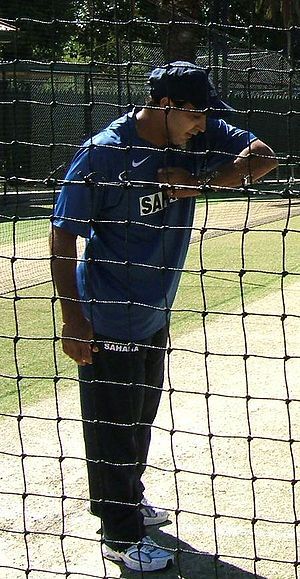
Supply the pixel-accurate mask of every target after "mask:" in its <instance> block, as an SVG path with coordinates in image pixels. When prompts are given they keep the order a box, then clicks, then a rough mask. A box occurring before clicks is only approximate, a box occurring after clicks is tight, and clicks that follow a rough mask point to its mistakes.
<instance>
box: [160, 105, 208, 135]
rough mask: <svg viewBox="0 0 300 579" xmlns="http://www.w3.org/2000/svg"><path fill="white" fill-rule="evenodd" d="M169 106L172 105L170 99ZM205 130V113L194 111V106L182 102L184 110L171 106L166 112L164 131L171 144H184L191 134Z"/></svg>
mask: <svg viewBox="0 0 300 579" xmlns="http://www.w3.org/2000/svg"><path fill="white" fill-rule="evenodd" d="M170 106H171V107H172V106H175V105H173V103H172V101H170ZM205 130H206V113H202V112H196V111H195V106H194V105H192V104H190V103H185V104H184V110H182V109H174V108H171V109H170V110H169V111H168V113H166V131H167V135H168V141H169V142H171V143H173V145H185V143H187V141H189V140H190V139H191V138H192V136H193V135H197V134H198V133H204V132H205Z"/></svg>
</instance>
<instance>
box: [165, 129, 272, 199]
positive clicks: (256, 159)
mask: <svg viewBox="0 0 300 579" xmlns="http://www.w3.org/2000/svg"><path fill="white" fill-rule="evenodd" d="M277 165H278V163H277V160H276V157H275V153H274V151H272V149H271V148H270V147H269V146H268V145H266V144H265V143H263V142H262V141H260V140H259V139H257V140H255V141H253V142H252V143H250V144H249V145H248V146H247V147H246V148H245V149H244V150H243V151H241V152H240V153H239V155H238V156H237V157H236V158H235V159H234V161H232V162H231V163H228V164H226V165H223V166H221V167H220V169H219V170H218V171H217V172H215V173H213V175H211V176H209V175H208V176H207V178H206V179H198V178H197V177H195V176H194V175H191V174H190V173H189V172H188V171H186V170H185V169H181V168H180V167H166V168H164V169H159V171H158V180H159V182H160V183H166V184H168V185H172V186H174V187H172V188H171V189H170V190H169V191H168V195H169V196H170V197H178V198H179V197H195V196H197V195H201V187H202V186H205V185H207V186H209V187H212V188H214V187H216V188H218V187H242V186H243V185H245V184H246V183H247V184H251V183H254V182H255V181H257V180H258V179H261V177H263V176H264V175H266V174H267V173H269V172H270V171H272V170H273V169H275V168H276V167H277ZM176 185H179V187H178V188H176ZM185 185H187V186H188V188H186V189H185V188H184V186H185Z"/></svg>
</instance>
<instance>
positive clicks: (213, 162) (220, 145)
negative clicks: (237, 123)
mask: <svg viewBox="0 0 300 579" xmlns="http://www.w3.org/2000/svg"><path fill="white" fill-rule="evenodd" d="M256 139H257V137H256V136H255V135H254V134H253V133H251V132H250V131H245V130H243V129H239V128H238V127H234V126H233V125H230V124H228V123H226V122H225V121H224V120H222V119H208V121H207V130H206V133H205V148H206V152H205V163H203V161H202V167H198V170H199V171H204V170H206V171H208V172H211V171H214V170H216V169H218V168H219V167H220V166H222V165H226V164H227V163H231V162H232V161H234V159H235V158H236V157H237V156H238V155H239V153H241V151H243V150H244V149H245V148H246V147H248V146H249V145H250V143H251V142H253V141H255V140H256Z"/></svg>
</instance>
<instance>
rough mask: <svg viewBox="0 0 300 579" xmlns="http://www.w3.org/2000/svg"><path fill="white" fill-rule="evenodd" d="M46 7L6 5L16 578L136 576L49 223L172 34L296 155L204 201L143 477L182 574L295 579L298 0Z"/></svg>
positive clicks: (7, 410) (8, 521)
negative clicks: (283, 7)
mask: <svg viewBox="0 0 300 579" xmlns="http://www.w3.org/2000/svg"><path fill="white" fill-rule="evenodd" d="M48 4H49V6H47V9H46V12H44V13H43V12H37V13H34V12H32V11H31V8H30V9H29V7H26V9H25V8H24V7H23V6H22V3H20V2H19V3H16V2H12V3H11V6H9V7H7V8H6V9H4V8H0V17H1V18H3V19H5V20H0V43H1V44H0V50H2V60H1V61H0V68H1V75H2V76H1V79H0V101H1V108H2V110H1V115H2V122H1V123H0V151H1V158H0V162H1V172H0V250H1V251H0V273H1V291H0V293H1V295H0V300H1V302H0V303H1V319H2V330H1V336H0V341H1V352H2V355H1V368H0V375H1V386H0V395H1V400H2V410H1V421H0V432H1V437H0V439H1V450H0V461H1V475H0V504H1V508H0V513H1V515H0V521H1V523H0V527H1V529H0V532H1V536H0V541H1V549H0V553H1V554H0V575H1V577H3V579H4V578H5V579H21V578H25V577H36V578H37V579H46V578H47V577H57V578H58V577H74V578H75V577H80V578H83V577H97V578H99V579H108V578H109V579H111V578H113V577H121V576H122V577H125V576H127V575H128V574H126V573H127V571H126V570H125V571H124V569H121V570H120V569H119V567H118V566H116V565H115V564H114V563H111V562H109V561H107V560H105V559H104V558H103V556H102V549H103V535H102V532H101V530H100V529H99V527H100V521H99V519H98V518H97V517H92V516H91V515H90V514H89V513H88V511H87V509H86V501H87V498H88V483H87V474H86V466H87V459H86V456H85V451H84V444H83V438H82V416H81V411H80V403H79V395H78V378H77V374H76V370H75V368H74V365H73V363H72V362H71V361H70V360H69V359H68V358H67V357H66V356H64V355H63V354H62V352H61V343H60V337H61V318H60V310H59V304H58V298H57V293H56V290H55V289H54V285H53V281H52V276H51V258H50V256H49V249H48V230H49V223H50V218H51V215H52V213H53V207H54V202H55V199H56V196H57V193H58V191H59V189H60V187H61V185H62V183H63V179H64V173H65V170H66V167H67V166H68V164H69V162H70V160H71V158H72V156H73V154H74V153H75V151H76V150H77V148H78V146H79V145H80V144H81V143H82V142H83V141H84V140H85V138H88V137H89V136H90V135H91V134H94V133H95V132H98V131H99V130H100V129H101V128H103V127H105V126H106V125H107V124H108V123H109V122H111V121H112V120H113V119H114V118H116V117H118V116H119V115H120V114H122V113H123V112H126V111H127V110H129V108H130V107H131V106H132V105H137V106H138V105H140V106H141V105H142V104H143V103H144V101H145V97H146V80H147V73H149V71H150V70H151V69H152V68H153V67H154V66H156V65H158V64H161V63H162V62H163V61H165V60H169V59H170V58H169V56H168V58H166V50H167V49H166V44H168V47H167V48H168V49H169V51H170V50H171V48H172V50H173V52H174V43H173V44H171V42H170V40H172V38H173V37H172V34H173V31H174V30H175V31H177V32H176V33H178V46H177V49H178V51H180V50H187V46H190V45H191V43H190V40H191V36H189V34H190V33H191V31H192V32H193V33H194V35H195V34H196V52H195V59H196V62H197V63H199V64H201V65H203V66H210V67H211V69H212V74H213V77H214V81H215V84H216V85H217V86H218V88H219V90H220V91H221V92H222V94H223V98H226V99H227V101H228V102H229V103H230V104H231V105H232V106H233V107H234V109H235V111H236V112H235V113H234V114H233V124H236V125H237V126H241V127H242V128H246V129H248V128H249V127H250V128H251V130H253V132H254V133H255V134H257V135H258V136H259V137H260V138H261V139H262V140H265V141H266V142H267V143H268V144H270V146H271V147H272V148H273V149H274V150H275V151H276V155H277V157H278V160H279V165H278V169H277V170H276V171H274V172H273V173H271V174H270V175H269V176H268V177H267V178H265V179H264V180H262V181H261V182H259V183H257V184H254V185H251V186H250V187H249V188H248V189H243V190H241V189H236V190H220V191H218V192H217V195H211V194H210V193H207V194H206V195H205V196H203V197H202V198H199V200H198V201H197V204H196V214H195V220H194V224H193V228H192V235H191V244H190V249H189V253H188V258H187V261H186V263H185V266H184V269H183V273H182V279H181V285H180V289H179V292H178V294H177V298H176V301H175V303H174V306H173V308H172V319H173V321H172V325H171V327H170V334H169V340H168V349H167V355H166V378H165V382H164V387H163V393H162V400H161V405H160V407H159V412H158V415H157V418H156V421H155V423H154V425H153V427H152V443H151V447H150V453H149V456H148V460H147V468H146V473H145V482H146V486H147V491H148V493H149V494H150V498H151V499H152V502H153V503H154V504H155V505H157V506H158V507H162V508H166V509H168V511H169V512H170V524H169V525H168V526H165V527H162V528H161V530H157V529H154V528H153V529H154V530H151V536H152V537H153V538H154V539H155V540H156V541H157V542H158V543H160V544H163V545H164V546H165V547H167V548H169V550H170V551H171V552H174V554H175V570H174V568H173V569H170V570H167V571H166V573H165V576H166V577H172V578H173V577H175V576H176V577H180V578H181V579H199V577H205V579H210V578H211V579H213V578H218V579H220V578H224V579H225V577H226V578H227V577H238V578H239V579H242V578H243V579H250V578H252V577H253V578H254V577H255V578H261V579H263V578H267V579H276V578H277V579H290V578H297V577H299V547H298V542H299V538H298V535H299V508H300V504H299V488H298V487H299V460H300V431H299V423H300V421H299V416H300V405H299V404H300V398H299V388H298V382H299V370H300V367H299V360H300V357H299V346H300V343H299V336H300V332H299V329H300V328H299V325H300V315H299V306H300V285H299V277H298V276H299V263H298V262H299V259H298V247H299V233H300V227H299V213H300V204H299V112H300V111H299V91H300V72H299V60H298V57H299V54H297V42H296V41H297V38H299V26H297V24H299V22H298V20H297V18H299V14H298V12H297V3H296V2H295V3H291V6H292V5H294V4H295V6H294V8H293V10H295V12H293V13H292V17H293V19H294V20H292V21H291V20H289V15H288V14H286V13H285V12H283V14H285V18H286V20H285V21H284V22H280V23H278V21H276V19H275V20H274V23H273V24H271V23H270V22H268V23H266V22H265V21H264V22H263V23H261V24H257V23H256V24H255V26H253V17H252V18H250V16H249V17H248V19H247V17H246V16H245V14H243V13H242V8H241V6H238V7H237V13H238V16H239V18H240V20H241V22H242V24H241V23H238V24H237V23H236V20H234V24H232V22H233V20H232V18H233V17H232V16H231V21H229V20H227V22H224V20H223V22H220V19H219V17H220V18H221V17H222V18H224V14H223V16H222V10H221V6H218V3H217V2H214V3H212V4H213V5H214V9H215V10H217V8H219V9H220V15H219V16H218V15H217V12H216V13H215V14H213V16H215V19H213V20H210V17H211V16H212V14H209V13H207V12H205V10H204V11H203V14H201V15H199V14H196V13H195V12H193V13H192V12H191V10H192V8H191V6H189V3H188V2H184V3H182V5H181V8H180V6H178V3H175V2H170V3H168V2H162V3H160V5H159V6H158V3H155V2H137V3H133V2H130V3H126V4H128V6H127V8H128V7H129V5H130V9H129V8H128V10H129V12H130V13H128V12H126V10H125V7H123V6H122V3H107V4H105V6H104V5H103V6H102V5H100V3H97V2H87V3H82V6H81V8H80V7H79V6H78V3H76V2H66V3H63V2H61V7H60V6H58V3H57V2H49V3H48ZM135 4H136V6H135ZM225 5H227V3H223V9H224V6H225ZM109 8H110V10H109ZM157 8H158V9H159V11H160V12H156V9H157ZM13 9H14V10H15V13H14V14H13ZM24 10H25V12H24ZM60 10H63V11H64V12H63V13H62V12H60ZM101 10H103V15H102V16H101ZM106 10H108V12H106ZM135 10H137V11H138V12H137V13H136V12H135ZM194 10H195V11H196V12H197V9H196V8H195V9H194ZM257 10H258V9H257ZM99 11H100V15H99ZM239 11H240V13H239ZM258 13H259V10H258ZM191 14H192V16H191ZM100 16H101V17H100ZM275 16H276V15H275ZM243 18H244V21H243ZM274 18H275V17H274ZM243 22H244V24H243ZM184 38H185V41H184V40H182V39H184ZM193 38H194V36H193ZM62 39H64V40H62ZM276 43H277V44H276ZM1 47H2V48H1ZM62 47H63V49H62ZM175 48H176V47H175ZM278 49H279V51H278ZM61 51H62V52H61ZM172 54H173V53H172ZM178 54H179V57H181V54H183V52H178ZM184 55H186V53H184ZM71 60H72V61H73V62H70V61H71ZM77 60H78V61H79V63H78V62H76V61H77ZM82 249H83V248H82V245H81V244H80V242H79V245H78V252H79V253H81V251H82ZM136 574H137V575H140V576H144V575H145V574H144V573H143V572H142V571H139V572H137V573H136ZM155 575H156V574H155ZM128 576H129V575H128Z"/></svg>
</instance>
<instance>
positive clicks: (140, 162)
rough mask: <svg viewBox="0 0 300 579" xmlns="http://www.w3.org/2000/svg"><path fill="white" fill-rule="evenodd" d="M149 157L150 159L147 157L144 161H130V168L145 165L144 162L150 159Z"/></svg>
mask: <svg viewBox="0 0 300 579" xmlns="http://www.w3.org/2000/svg"><path fill="white" fill-rule="evenodd" d="M150 157H151V155H148V157H145V159H142V160H141V161H132V166H133V167H139V166H140V165H142V164H143V163H145V161H147V159H150Z"/></svg>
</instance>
